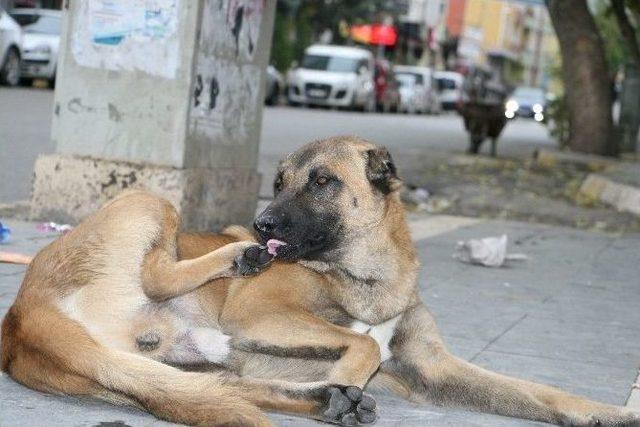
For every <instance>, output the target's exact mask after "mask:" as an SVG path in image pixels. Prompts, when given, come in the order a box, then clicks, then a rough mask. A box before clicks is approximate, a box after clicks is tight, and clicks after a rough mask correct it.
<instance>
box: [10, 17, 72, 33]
mask: <svg viewBox="0 0 640 427" xmlns="http://www.w3.org/2000/svg"><path fill="white" fill-rule="evenodd" d="M11 16H12V17H13V19H15V20H16V22H17V23H18V24H20V26H21V27H22V29H23V30H24V32H25V33H31V34H53V35H58V34H60V26H61V19H60V18H59V17H56V16H47V15H38V14H35V13H14V14H12V15H11Z"/></svg>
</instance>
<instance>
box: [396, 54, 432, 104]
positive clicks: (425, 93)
mask: <svg viewBox="0 0 640 427" xmlns="http://www.w3.org/2000/svg"><path fill="white" fill-rule="evenodd" d="M393 70H394V72H395V75H396V80H397V81H398V82H399V83H400V111H402V112H404V113H410V114H414V113H425V114H427V113H428V114H438V113H439V112H440V98H439V97H438V91H437V88H436V82H435V80H434V78H433V72H432V71H431V68H429V67H417V66H416V67H414V66H409V65H396V66H395V67H393Z"/></svg>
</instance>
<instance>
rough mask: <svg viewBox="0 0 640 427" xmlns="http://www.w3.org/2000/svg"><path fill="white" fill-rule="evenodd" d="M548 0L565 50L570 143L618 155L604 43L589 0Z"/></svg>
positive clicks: (573, 146)
mask: <svg viewBox="0 0 640 427" xmlns="http://www.w3.org/2000/svg"><path fill="white" fill-rule="evenodd" d="M546 3H547V7H548V9H549V16H550V17H551V22H552V24H553V26H554V28H555V31H556V35H557V37H558V42H559V44H560V52H561V54H562V74H563V80H564V87H565V92H566V99H567V109H568V113H569V147H570V148H571V149H572V150H574V151H580V152H583V153H591V154H601V155H616V154H617V148H616V144H615V139H614V137H613V120H612V117H611V102H612V99H611V81H610V79H609V73H608V69H607V62H606V59H605V56H604V44H603V42H602V39H601V38H600V33H599V32H598V29H597V27H596V24H595V22H594V20H593V17H592V16H591V14H590V13H589V10H588V8H587V3H586V0H546Z"/></svg>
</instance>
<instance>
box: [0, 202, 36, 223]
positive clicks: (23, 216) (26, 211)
mask: <svg viewBox="0 0 640 427" xmlns="http://www.w3.org/2000/svg"><path fill="white" fill-rule="evenodd" d="M30 216H31V203H30V202H29V201H28V200H20V201H17V202H14V203H0V218H11V219H17V220H23V221H26V220H29V218H30Z"/></svg>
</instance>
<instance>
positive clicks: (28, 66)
mask: <svg viewBox="0 0 640 427" xmlns="http://www.w3.org/2000/svg"><path fill="white" fill-rule="evenodd" d="M11 16H12V17H13V19H15V20H16V21H17V22H18V23H19V24H20V26H22V30H23V31H24V39H23V42H22V52H23V58H22V78H29V79H31V78H35V79H47V80H49V82H50V83H51V84H53V83H54V82H55V78H56V70H57V67H58V49H59V46H60V31H61V26H62V12H60V11H59V10H50V9H14V10H13V11H12V12H11Z"/></svg>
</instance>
